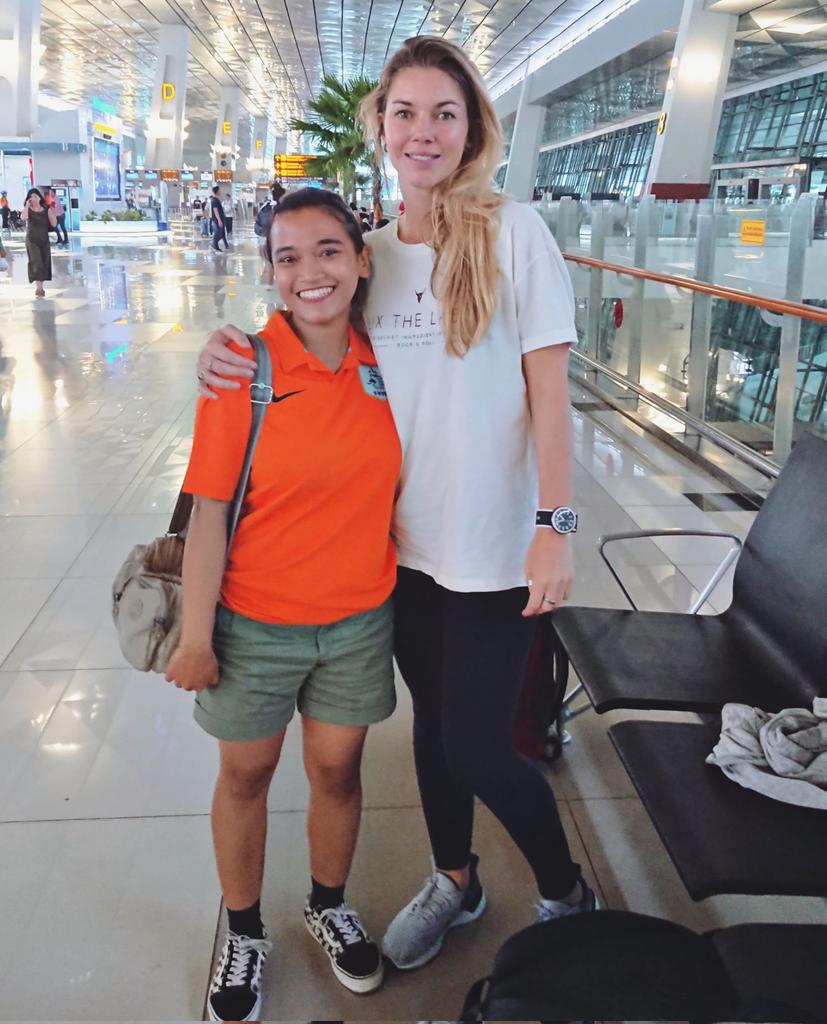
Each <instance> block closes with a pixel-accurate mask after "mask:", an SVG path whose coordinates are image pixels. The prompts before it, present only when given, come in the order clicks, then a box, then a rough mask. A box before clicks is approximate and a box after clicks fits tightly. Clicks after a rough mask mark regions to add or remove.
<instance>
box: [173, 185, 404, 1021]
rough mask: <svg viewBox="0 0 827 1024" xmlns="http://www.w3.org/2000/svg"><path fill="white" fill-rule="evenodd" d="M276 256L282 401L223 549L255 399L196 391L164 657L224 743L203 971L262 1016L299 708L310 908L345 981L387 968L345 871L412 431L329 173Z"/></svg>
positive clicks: (227, 1001)
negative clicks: (278, 835)
mask: <svg viewBox="0 0 827 1024" xmlns="http://www.w3.org/2000/svg"><path fill="white" fill-rule="evenodd" d="M267 256H268V259H269V260H270V261H271V262H272V265H273V268H274V272H275V280H276V283H277V286H278V289H279V293H280V295H281V296H282V298H283V300H284V303H285V305H286V306H287V310H288V312H287V313H281V312H279V313H276V314H275V315H274V316H273V317H271V319H270V320H269V322H268V323H267V326H266V327H265V328H264V329H263V330H262V331H261V332H260V336H261V338H262V339H263V340H264V341H265V343H266V344H267V346H268V349H269V351H270V354H271V358H272V363H273V381H272V383H273V388H274V394H273V398H272V403H271V405H270V407H268V410H267V415H266V417H265V421H264V425H263V429H262V432H261V435H260V438H259V443H258V446H257V448H256V453H255V456H254V459H253V465H252V473H251V477H250V486H249V490H248V492H247V497H246V500H245V506H244V510H243V515H242V518H241V520H240V522H239V525H238V529H237V531H236V535H235V537H234V539H233V543H232V545H231V548H230V551H229V553H227V551H226V528H227V508H228V505H229V502H230V500H231V498H232V495H233V492H234V490H235V486H236V481H237V479H238V476H239V472H240V469H241V464H242V461H243V457H244V450H245V446H246V441H247V435H248V432H249V426H250V420H251V411H250V398H249V394H248V393H247V392H246V391H244V390H240V391H237V392H234V393H233V395H232V397H231V398H230V399H229V400H228V401H225V402H210V401H208V400H206V399H204V398H202V399H200V401H199V404H198V408H197V412H196V420H195V435H194V439H193V450H192V456H191V459H190V464H189V468H188V470H187V475H186V479H185V481H184V489H185V490H186V491H188V492H190V493H192V494H193V495H194V496H195V510H194V514H193V520H192V524H191V526H190V530H189V534H188V537H187V543H186V549H185V555H184V573H183V580H184V588H183V590H184V598H183V602H184V605H183V628H182V636H181V643H180V646H179V647H178V649H177V650H176V652H175V654H174V655H173V657H172V659H171V661H170V664H169V667H168V671H167V679H168V680H170V681H171V682H174V683H175V685H176V686H179V687H181V688H183V689H186V690H194V691H196V707H195V718H196V720H197V721H198V723H199V724H200V725H201V726H202V728H204V729H205V730H206V731H207V732H209V733H210V734H211V735H213V736H216V737H217V738H218V740H219V745H220V755H221V766H220V771H219V776H218V782H217V785H216V790H215V797H214V801H213V809H212V824H213V838H214V844H215V853H216V860H217V865H218V873H219V877H220V881H221V887H222V893H223V896H224V901H225V903H226V906H227V909H228V934H227V939H226V942H225V944H224V949H223V952H222V955H221V958H220V961H219V964H218V967H217V969H216V973H215V975H214V977H213V981H212V985H211V987H210V996H209V1001H208V1008H209V1014H210V1017H211V1019H213V1020H256V1019H258V1017H259V1011H260V1004H261V996H260V975H261V968H262V965H263V963H264V960H265V958H266V956H267V954H268V953H269V952H270V949H271V946H270V943H269V942H268V940H267V935H266V932H265V930H264V927H263V925H262V921H261V916H260V907H259V899H260V894H261V883H262V874H263V869H264V846H265V836H266V826H267V791H268V788H269V785H270V781H271V779H272V777H273V772H274V770H275V768H276V765H277V764H278V760H279V755H280V753H281V749H282V744H283V742H284V736H285V731H286V727H287V724H288V722H289V721H290V719H291V717H292V715H293V711H294V708H295V707H298V709H299V711H300V713H301V715H302V730H303V745H304V763H305V769H306V772H307V776H308V780H309V782H310V791H311V796H310V807H309V810H308V835H309V843H310V871H311V886H312V891H311V893H310V895H309V897H308V899H307V903H306V906H305V921H306V924H307V927H308V929H309V931H310V932H311V934H312V935H313V936H314V937H315V938H316V940H317V941H318V942H319V944H320V945H321V946H322V947H323V948H324V950H325V952H326V953H327V954H328V957H329V958H330V962H331V966H332V968H333V972H334V974H335V976H336V977H337V978H338V980H339V981H340V982H341V983H342V984H344V985H345V986H346V987H347V988H349V989H350V990H351V991H353V992H360V993H361V992H370V991H372V990H373V989H375V988H377V987H378V986H379V985H380V984H381V982H382V958H381V955H380V953H379V950H378V948H377V946H376V944H375V943H374V942H373V941H372V940H371V939H370V938H369V936H368V935H367V933H366V931H365V929H364V927H363V926H362V924H361V922H360V920H359V917H358V915H357V914H356V912H355V911H354V910H352V909H350V908H349V907H348V906H347V904H346V903H345V900H344V888H345V882H346V880H347V876H348V873H349V870H350V866H351V861H352V858H353V852H354V848H355V844H356V837H357V833H358V828H359V820H360V815H361V784H360V763H361V756H362V748H363V745H364V741H365V736H366V733H367V728H368V726H369V725H370V724H372V723H374V722H378V721H381V720H382V719H384V718H387V717H388V716H389V715H390V714H391V713H392V711H393V709H394V706H395V693H394V685H393V667H392V611H391V602H390V595H391V592H392V590H393V587H394V583H395V580H396V558H395V553H394V547H393V544H392V542H391V539H390V522H391V513H392V508H393V499H394V492H395V489H396V483H397V479H398V477H399V472H400V467H401V448H400V445H399V440H398V438H397V435H396V430H395V427H394V424H393V420H392V417H391V414H390V410H389V407H388V402H387V396H386V394H385V391H384V386H383V383H382V378H381V376H380V374H379V371H378V370H377V368H376V360H375V358H374V356H373V352H372V350H371V347H370V345H369V343H368V342H367V340H366V339H365V337H364V336H363V335H362V334H361V333H360V331H359V329H358V327H356V326H354V324H358V325H361V322H362V317H361V310H362V303H363V301H364V297H365V290H366V285H367V278H368V275H369V262H368V251H367V250H366V249H365V246H364V242H363V240H362V233H361V231H360V230H359V226H358V225H357V224H356V222H355V221H354V219H353V217H352V215H351V213H350V211H349V210H348V209H347V207H346V205H345V204H344V202H343V201H342V200H341V199H339V198H338V197H337V196H335V195H333V194H332V193H330V192H325V191H322V190H319V189H304V190H302V191H299V192H295V193H292V194H291V195H289V196H288V197H286V198H285V199H284V200H283V201H282V203H281V205H280V206H278V207H277V208H276V209H275V210H274V215H273V222H272V226H271V229H270V234H269V237H268V239H267ZM225 560H226V564H225Z"/></svg>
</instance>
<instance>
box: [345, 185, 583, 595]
mask: <svg viewBox="0 0 827 1024" xmlns="http://www.w3.org/2000/svg"><path fill="white" fill-rule="evenodd" d="M365 241H366V242H367V243H368V245H370V247H371V249H372V263H373V277H372V279H371V284H370V289H369V293H368V301H367V308H366V316H365V319H366V323H367V327H368V332H369V334H370V338H371V341H372V342H373V346H374V349H375V351H376V357H377V361H378V363H379V368H380V370H381V372H382V376H383V377H384V381H385V387H386V389H387V394H388V398H389V400H390V403H391V409H392V411H393V416H394V419H395V421H396V426H397V429H398V431H399V436H400V438H401V441H402V447H403V451H404V462H403V467H402V476H401V480H400V488H399V495H398V499H397V503H396V513H395V521H394V537H395V540H396V543H397V547H398V551H399V564H400V565H403V566H407V567H408V568H411V569H418V570H420V571H421V572H424V573H427V574H428V575H429V576H432V577H433V578H434V579H435V580H436V581H437V582H438V583H439V584H441V585H442V586H443V587H446V588H447V589H449V590H455V591H460V592H475V591H492V590H507V589H510V588H512V587H521V586H525V569H524V564H525V557H526V554H527V552H528V546H529V543H530V542H531V539H532V537H533V535H534V530H535V524H534V513H535V511H536V509H537V502H538V480H537V467H536V457H535V453H534V446H533V442H532V438H531V423H530V415H529V407H528V394H527V390H526V383H525V378H524V377H523V368H522V355H523V354H524V353H526V352H532V351H534V350H535V349H539V348H544V347H546V346H548V345H562V344H565V343H572V342H575V341H576V338H577V336H576V333H575V327H574V298H573V294H572V288H571V282H570V279H569V275H568V272H567V270H566V266H565V263H564V262H563V258H562V256H561V255H560V250H559V249H558V248H557V243H556V242H555V241H554V239H553V237H552V236H551V233H550V232H549V230H548V228H547V227H546V225H545V223H544V222H543V220H542V219H541V218H540V216H539V214H537V213H536V212H535V211H534V210H532V209H531V208H530V207H528V206H524V205H522V204H520V203H516V202H514V201H513V200H507V201H506V202H505V204H504V205H503V207H502V212H501V230H500V237H499V240H498V242H497V256H498V259H499V264H500V268H501V270H502V279H501V284H500V297H499V302H498V304H497V309H496V312H495V314H494V318H493V320H492V322H491V326H490V327H489V328H488V330H487V332H486V333H485V335H484V336H483V337H482V339H481V340H480V341H479V342H478V343H477V344H476V345H475V346H474V347H473V348H472V349H471V350H470V352H469V353H468V354H467V355H466V356H465V358H464V359H458V358H457V357H456V356H449V355H447V354H446V352H445V339H444V337H443V334H442V329H441V325H440V310H439V304H438V302H437V301H436V299H435V298H434V296H433V294H432V292H431V289H430V286H429V282H430V275H431V267H432V261H433V253H432V251H431V249H430V248H429V247H428V246H427V245H406V244H404V243H403V242H400V241H399V237H398V235H397V222H396V221H393V222H391V223H390V224H388V225H386V226H385V227H384V228H381V229H380V230H378V231H373V232H371V233H370V234H368V235H367V236H366V238H365Z"/></svg>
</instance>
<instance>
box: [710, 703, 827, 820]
mask: <svg viewBox="0 0 827 1024" xmlns="http://www.w3.org/2000/svg"><path fill="white" fill-rule="evenodd" d="M721 726H722V727H721V738H720V739H719V740H718V742H717V744H716V745H715V748H714V749H713V751H712V753H711V754H710V755H709V757H708V758H707V759H706V763H707V764H714V765H717V766H718V767H719V768H720V769H721V771H723V772H724V774H725V775H726V776H727V777H728V778H730V779H732V781H733V782H737V783H738V784H739V785H740V786H744V787H745V788H746V789H754V790H755V791H756V792H757V793H763V794H764V795H765V796H768V797H772V799H773V800H781V801H783V802H784V803H786V804H798V805H799V806H800V807H813V808H817V809H820V810H825V811H827V698H824V697H817V698H816V699H815V700H814V701H813V710H812V711H807V710H806V709H804V708H788V709H787V710H785V711H779V712H778V713H777V714H775V715H769V714H767V712H766V711H762V710H761V709H760V708H751V707H749V706H748V705H746V704H725V705H724V707H723V710H722V712H721Z"/></svg>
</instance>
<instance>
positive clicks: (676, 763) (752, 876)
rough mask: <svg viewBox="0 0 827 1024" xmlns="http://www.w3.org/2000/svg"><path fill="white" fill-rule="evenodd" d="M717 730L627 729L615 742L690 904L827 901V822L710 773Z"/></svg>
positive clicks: (671, 725)
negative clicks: (750, 897)
mask: <svg viewBox="0 0 827 1024" xmlns="http://www.w3.org/2000/svg"><path fill="white" fill-rule="evenodd" d="M719 735H720V722H718V723H717V724H709V725H707V724H698V725H694V724H691V723H676V722H651V721H626V722H619V723H618V724H616V725H613V726H612V727H611V728H610V729H609V736H610V737H611V740H612V742H613V743H614V745H615V748H616V749H617V752H618V754H619V755H620V758H621V760H622V761H623V764H624V767H625V768H626V771H627V773H628V775H629V777H630V778H631V780H632V783H633V784H634V787H635V789H636V790H637V792H638V794H639V795H640V799H641V801H642V802H643V805H644V806H645V808H646V810H647V811H648V813H649V816H650V818H651V819H652V822H653V823H654V825H655V828H656V829H657V831H658V834H659V835H660V838H661V840H662V841H663V844H664V846H665V847H666V849H667V851H668V852H669V855H670V857H671V858H672V860H673V862H674V864H675V867H676V868H677V870H678V873H679V874H680V876H681V879H682V880H683V883H684V885H685V886H686V889H687V891H688V893H689V895H690V896H691V897H692V899H694V900H702V899H705V898H706V897H708V896H715V895H718V894H720V893H751V894H776V895H790V896H827V813H825V812H824V811H819V810H812V809H810V808H804V807H795V806H792V805H790V804H784V803H780V802H779V801H777V800H772V799H770V798H769V797H766V796H762V795H761V794H760V793H755V792H753V791H752V790H748V789H744V788H743V787H742V786H739V785H738V784H737V783H735V782H733V781H732V780H730V779H728V778H727V777H726V776H725V775H724V773H723V772H722V771H721V770H720V768H717V767H715V766H713V765H708V764H706V763H705V759H706V757H707V755H708V754H709V753H710V752H711V750H712V748H713V746H714V745H715V743H716V742H717V740H718V737H719Z"/></svg>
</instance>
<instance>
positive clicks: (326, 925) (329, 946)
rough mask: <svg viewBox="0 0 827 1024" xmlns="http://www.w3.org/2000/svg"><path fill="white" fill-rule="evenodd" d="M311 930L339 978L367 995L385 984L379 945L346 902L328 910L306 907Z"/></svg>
mask: <svg viewBox="0 0 827 1024" xmlns="http://www.w3.org/2000/svg"><path fill="white" fill-rule="evenodd" d="M304 920H305V924H306V925H307V930H308V931H309V932H310V934H311V935H312V936H313V938H314V939H315V940H316V942H318V943H319V945H320V946H321V947H322V949H323V950H324V951H325V953H327V955H328V957H329V958H330V966H331V967H332V968H333V973H334V974H335V975H336V977H337V978H338V980H339V981H340V982H341V983H342V984H343V985H344V986H345V988H348V989H350V991H351V992H357V993H359V994H360V995H364V994H365V993H366V992H373V991H374V990H375V989H377V988H379V986H380V985H381V984H382V976H383V973H384V970H383V965H382V955H381V953H380V952H379V947H378V946H377V945H376V943H375V942H374V941H373V939H371V938H370V937H369V936H368V934H367V932H366V931H365V929H364V926H363V925H362V922H361V921H360V920H359V915H358V914H357V913H356V911H355V910H351V909H350V907H348V905H347V904H346V903H342V904H340V905H339V906H338V907H334V908H332V909H328V910H317V909H316V908H314V907H311V906H310V901H309V900H308V902H307V903H306V904H305V907H304Z"/></svg>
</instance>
